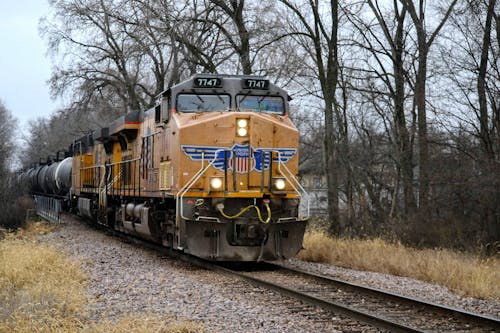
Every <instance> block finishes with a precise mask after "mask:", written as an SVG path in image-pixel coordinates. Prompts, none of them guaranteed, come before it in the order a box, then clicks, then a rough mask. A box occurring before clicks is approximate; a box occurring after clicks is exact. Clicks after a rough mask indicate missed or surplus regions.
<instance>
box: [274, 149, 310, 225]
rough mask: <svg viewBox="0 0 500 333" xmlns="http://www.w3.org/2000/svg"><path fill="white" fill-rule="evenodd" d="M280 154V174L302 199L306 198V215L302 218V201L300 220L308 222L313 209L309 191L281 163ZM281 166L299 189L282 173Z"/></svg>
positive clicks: (279, 157)
mask: <svg viewBox="0 0 500 333" xmlns="http://www.w3.org/2000/svg"><path fill="white" fill-rule="evenodd" d="M280 154H281V153H280V152H279V151H278V171H279V172H280V174H282V175H283V176H284V177H285V178H286V179H287V180H288V182H289V183H290V185H291V186H292V187H293V189H294V190H295V192H297V193H298V194H299V196H300V198H301V199H302V198H304V199H305V200H306V202H307V206H306V209H307V210H306V215H305V216H304V215H302V216H301V207H300V206H301V205H302V200H301V202H300V204H299V219H301V220H307V219H309V217H310V216H311V214H310V209H311V200H310V198H309V193H307V191H306V190H305V188H304V187H303V186H302V185H301V184H300V182H299V181H298V179H297V178H295V176H294V175H293V173H292V172H291V171H290V169H289V168H288V167H287V166H286V165H285V164H284V163H281V156H280ZM281 166H283V167H284V168H285V170H286V171H287V172H288V174H289V176H290V177H291V178H292V179H293V180H294V181H295V183H296V184H297V185H298V189H297V188H296V187H295V186H294V185H293V183H292V182H291V181H290V180H289V179H288V177H287V176H286V175H285V174H284V173H283V172H282V171H281Z"/></svg>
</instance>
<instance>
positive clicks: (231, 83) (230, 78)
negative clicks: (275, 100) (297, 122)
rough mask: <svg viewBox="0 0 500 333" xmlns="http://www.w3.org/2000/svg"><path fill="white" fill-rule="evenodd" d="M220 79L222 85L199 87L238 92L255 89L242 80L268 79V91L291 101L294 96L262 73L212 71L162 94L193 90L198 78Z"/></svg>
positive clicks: (194, 77) (191, 78) (195, 76)
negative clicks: (244, 73) (218, 72)
mask: <svg viewBox="0 0 500 333" xmlns="http://www.w3.org/2000/svg"><path fill="white" fill-rule="evenodd" d="M200 78H203V79H213V78H215V79H220V85H218V86H214V87H197V88H201V89H206V88H210V89H212V90H214V89H215V90H223V91H227V92H233V93H238V92H241V91H249V90H253V89H252V88H249V87H245V86H244V85H242V84H241V83H240V82H243V81H244V80H263V81H267V84H268V86H267V87H266V89H265V90H266V91H270V92H272V93H275V94H279V95H282V96H286V97H287V99H288V100H289V101H290V100H291V99H292V98H291V97H290V96H289V95H288V93H287V92H286V91H285V90H284V89H282V88H280V87H279V86H277V85H275V84H274V83H272V82H271V81H270V80H268V79H267V78H266V77H265V76H261V75H232V74H210V73H200V74H195V75H193V76H191V77H190V78H188V79H186V80H184V81H182V82H180V83H178V84H176V85H174V86H172V87H171V88H169V89H167V90H164V91H163V92H162V93H161V94H160V96H165V95H167V94H169V93H178V92H181V91H183V90H192V89H193V88H194V85H195V84H194V82H195V80H196V79H200Z"/></svg>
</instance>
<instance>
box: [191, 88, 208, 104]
mask: <svg viewBox="0 0 500 333" xmlns="http://www.w3.org/2000/svg"><path fill="white" fill-rule="evenodd" d="M191 92H192V93H193V94H194V95H195V96H196V97H198V99H199V100H200V102H202V103H203V104H205V100H204V99H203V98H201V96H200V95H198V94H197V93H196V90H194V89H191Z"/></svg>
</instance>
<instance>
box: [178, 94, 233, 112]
mask: <svg viewBox="0 0 500 333" xmlns="http://www.w3.org/2000/svg"><path fill="white" fill-rule="evenodd" d="M230 100H231V98H230V97H229V95H225V94H224V95H223V94H212V95H204V94H179V95H178V96H177V111H179V112H209V111H227V110H229V107H230V106H231V103H230Z"/></svg>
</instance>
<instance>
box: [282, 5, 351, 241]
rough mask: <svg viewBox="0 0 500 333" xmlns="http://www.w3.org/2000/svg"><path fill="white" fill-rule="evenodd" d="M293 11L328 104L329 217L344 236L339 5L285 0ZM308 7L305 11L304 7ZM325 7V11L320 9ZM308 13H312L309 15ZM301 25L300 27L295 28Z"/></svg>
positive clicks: (296, 32) (297, 36)
mask: <svg viewBox="0 0 500 333" xmlns="http://www.w3.org/2000/svg"><path fill="white" fill-rule="evenodd" d="M280 2H281V3H283V5H284V6H285V7H286V8H287V9H288V10H289V11H290V15H291V17H290V20H289V21H290V30H291V32H292V34H293V36H294V38H295V40H296V42H297V43H298V45H300V47H302V48H303V49H304V51H305V53H306V54H307V55H308V56H310V58H311V59H312V63H313V66H312V73H314V74H313V75H314V76H315V79H317V80H318V81H319V85H320V91H321V98H322V100H323V102H324V120H325V122H324V124H325V133H324V134H325V135H324V147H325V160H326V161H325V170H326V171H325V173H326V178H327V186H328V215H329V217H330V221H331V231H332V232H334V233H337V234H338V233H340V208H339V169H340V165H339V158H338V142H339V139H340V138H339V130H340V127H341V125H340V124H339V123H338V120H339V119H342V112H341V110H340V103H339V101H338V96H337V94H339V90H340V89H339V59H338V29H339V4H338V1H336V0H331V1H329V2H328V5H325V6H323V5H322V4H320V3H319V2H318V1H313V0H311V1H308V2H307V3H305V4H304V3H301V2H294V1H288V0H281V1H280ZM302 6H305V7H302ZM320 6H321V8H320ZM307 13H311V15H308V14H307ZM292 22H297V23H298V24H296V25H295V24H293V23H292Z"/></svg>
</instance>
